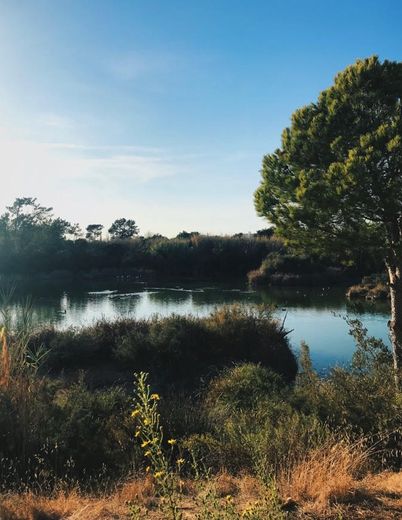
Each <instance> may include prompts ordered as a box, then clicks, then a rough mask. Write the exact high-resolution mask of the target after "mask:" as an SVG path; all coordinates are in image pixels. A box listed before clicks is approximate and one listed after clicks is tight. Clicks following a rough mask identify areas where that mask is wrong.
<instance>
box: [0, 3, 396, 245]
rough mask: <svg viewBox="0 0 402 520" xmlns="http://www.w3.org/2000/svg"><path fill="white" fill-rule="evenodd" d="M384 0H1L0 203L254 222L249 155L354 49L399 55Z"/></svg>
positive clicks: (253, 170)
mask: <svg viewBox="0 0 402 520" xmlns="http://www.w3.org/2000/svg"><path fill="white" fill-rule="evenodd" d="M401 21H402V2H400V1H396V0H376V1H372V0H364V1H361V0H349V1H344V0H338V1H333V0H289V1H279V0H265V1H263V0H250V1H248V2H246V1H244V0H242V1H240V0H187V1H185V0H158V1H156V0H142V1H139V0H108V1H106V0H80V1H78V0H30V1H27V0H18V1H15V0H8V1H5V0H0V152H1V153H0V161H1V169H0V175H1V181H2V183H1V189H0V210H1V211H3V208H4V207H5V206H6V205H7V204H9V203H10V202H12V201H13V199H14V198H15V197H16V196H36V197H38V199H39V200H40V202H42V203H43V204H46V205H50V206H53V207H54V210H55V213H56V214H57V215H59V216H62V217H64V218H67V219H69V220H71V221H74V222H76V221H78V222H80V223H81V224H82V225H83V226H85V225H87V224H88V223H92V222H96V223H102V224H105V225H106V226H107V225H109V224H110V223H111V222H112V221H113V220H114V219H115V218H118V217H127V218H134V219H135V220H136V221H137V222H138V224H139V226H140V229H141V232H142V233H148V232H159V233H163V234H166V235H168V236H173V235H175V234H177V232H179V231H181V230H182V229H186V230H198V231H201V232H206V233H235V232H249V231H255V230H257V229H260V228H262V227H265V223H264V221H263V220H262V219H260V218H258V217H257V216H256V215H255V211H254V207H253V199H252V195H253V192H254V190H255V188H256V187H257V185H258V182H259V168H260V163H261V158H262V156H263V154H264V153H267V152H270V151H272V150H273V149H274V148H275V147H277V146H278V145H279V143H280V135H281V132H282V129H283V128H284V127H285V126H286V125H287V124H288V122H289V118H290V115H291V113H292V112H293V110H295V109H296V108H297V107H299V106H301V105H303V104H306V103H308V102H310V101H313V100H315V99H316V97H317V95H318V93H319V92H320V91H321V90H322V89H324V88H326V87H327V86H329V85H330V84H331V82H332V79H333V77H334V75H335V73H336V72H337V71H339V70H341V69H343V68H344V67H345V66H346V65H348V64H350V63H352V62H354V61H355V60H356V59H357V58H362V57H366V56H369V55H372V54H378V55H379V56H380V57H381V58H388V59H393V60H401V59H402V34H401Z"/></svg>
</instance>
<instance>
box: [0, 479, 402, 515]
mask: <svg viewBox="0 0 402 520" xmlns="http://www.w3.org/2000/svg"><path fill="white" fill-rule="evenodd" d="M339 476H340V478H342V474H340V475H339ZM317 483H319V481H318V479H317V480H316V483H315V484H314V487H313V488H312V490H311V492H309V493H308V495H315V493H314V492H313V491H314V490H315V489H316V487H315V486H316V485H317ZM213 484H214V485H215V486H216V492H217V495H218V501H217V502H218V504H219V508H218V511H217V513H216V515H217V516H216V518H223V517H222V516H218V515H219V514H222V510H223V509H224V508H225V507H226V503H227V499H226V497H227V496H228V494H230V495H231V498H232V502H233V505H234V507H235V508H236V509H237V510H238V511H240V514H241V513H243V512H244V511H247V510H250V509H251V507H252V506H253V505H255V504H256V503H257V502H259V501H260V500H261V499H262V498H263V497H264V494H265V490H264V488H263V487H262V486H261V483H260V482H259V481H258V480H257V479H255V477H252V476H250V475H243V476H238V477H233V476H230V475H225V474H223V475H219V476H218V477H216V479H214V481H213ZM321 485H322V488H323V489H324V490H325V495H326V496H330V497H331V501H329V502H327V501H325V500H324V501H323V500H322V497H319V498H318V499H315V498H307V499H304V498H302V497H301V498H298V499H297V497H296V495H293V494H290V495H287V494H286V489H285V490H284V491H285V494H284V495H282V496H281V497H280V500H281V507H282V509H281V510H282V514H283V518H286V519H289V520H291V519H295V520H296V519H305V520H307V519H310V520H311V519H323V520H324V519H325V520H329V519H333V520H339V519H348V520H355V519H356V520H357V519H359V520H360V519H362V518H370V519H378V520H391V519H396V518H400V517H401V515H402V475H401V474H400V473H392V472H384V473H380V474H377V475H368V476H367V477H365V478H364V479H362V480H352V481H351V480H349V479H348V481H347V484H345V483H344V482H343V480H341V482H340V483H337V482H336V481H333V480H331V482H330V483H327V482H326V479H324V480H322V481H321ZM227 491H230V493H227ZM134 499H135V500H139V501H140V503H141V504H143V506H144V508H145V510H147V511H148V514H147V516H144V517H143V518H149V519H151V520H162V519H163V520H166V518H164V517H163V516H161V515H160V512H159V511H158V509H157V504H158V500H159V499H158V497H157V496H156V494H155V488H154V485H153V483H152V481H151V479H149V478H145V479H137V480H132V481H129V482H126V483H124V484H121V486H119V487H118V488H117V489H116V490H115V491H114V492H113V493H111V494H107V495H106V494H104V495H101V496H99V495H88V494H85V495H83V494H81V493H79V492H76V491H74V490H73V491H68V492H59V493H55V494H54V495H52V496H38V495H35V494H32V493H24V494H18V495H15V494H9V495H3V496H2V497H1V498H0V518H1V519H2V520H61V519H63V520H117V519H122V520H123V519H124V520H131V513H130V511H129V508H128V507H127V504H128V503H129V502H130V501H133V500H134ZM199 500H200V496H199V495H198V492H197V486H195V485H194V482H191V481H188V482H185V493H184V494H183V496H182V499H181V503H180V506H181V508H182V511H183V515H184V519H185V520H187V519H188V520H196V519H197V515H198V518H199V515H200V514H201V511H202V510H201V507H200V506H199V505H197V503H199ZM243 518H244V517H243ZM254 518H255V519H257V518H258V517H256V516H255V517H254ZM266 518H267V517H259V518H258V520H266Z"/></svg>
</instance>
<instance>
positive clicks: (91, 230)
mask: <svg viewBox="0 0 402 520" xmlns="http://www.w3.org/2000/svg"><path fill="white" fill-rule="evenodd" d="M102 230H103V226H102V224H89V226H87V227H86V235H85V238H86V239H87V240H100V239H101V237H102Z"/></svg>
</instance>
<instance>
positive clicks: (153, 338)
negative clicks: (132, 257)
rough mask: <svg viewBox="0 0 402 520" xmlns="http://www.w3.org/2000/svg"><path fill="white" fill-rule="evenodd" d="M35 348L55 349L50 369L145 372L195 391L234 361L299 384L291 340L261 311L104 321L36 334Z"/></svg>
mask: <svg viewBox="0 0 402 520" xmlns="http://www.w3.org/2000/svg"><path fill="white" fill-rule="evenodd" d="M30 343H31V346H32V348H34V349H35V348H38V346H39V345H44V347H45V348H46V349H49V350H50V355H49V356H48V358H47V363H46V365H47V369H51V370H53V371H60V370H61V369H64V368H69V369H71V370H78V369H82V368H85V369H87V370H88V372H89V373H91V371H93V370H95V368H96V367H97V366H98V365H102V366H104V367H105V368H106V369H107V370H109V371H110V370H113V369H115V370H120V371H123V372H124V373H126V375H127V376H129V377H131V374H132V372H133V371H139V370H145V371H147V372H149V373H150V375H151V377H152V378H153V379H154V380H155V381H156V382H157V384H158V385H159V386H161V385H163V384H170V385H175V386H176V387H179V386H187V387H189V388H195V387H197V386H198V385H199V383H200V381H201V378H205V377H209V376H210V375H211V374H213V373H216V371H217V370H218V369H221V368H223V367H225V366H228V365H231V364H233V363H239V362H246V361H251V362H254V363H261V365H262V366H265V367H269V368H271V370H272V371H274V372H276V373H277V374H280V376H281V377H282V378H283V379H284V380H285V381H287V382H291V381H293V380H294V378H295V376H296V372H297V363H296V359H295V356H294V354H293V353H292V351H291V349H290V347H289V344H288V341H287V337H286V331H284V330H283V329H282V328H281V326H280V325H279V323H278V322H277V321H276V320H274V319H273V318H272V316H271V315H270V313H269V312H268V311H266V310H264V309H260V308H257V307H256V308H253V309H249V308H244V307H241V306H234V307H225V308H222V309H220V310H217V311H215V312H213V313H212V314H211V315H210V316H208V317H206V318H197V317H192V316H184V317H183V316H175V315H173V316H170V317H167V318H160V317H155V318H152V319H149V320H138V321H136V320H120V321H116V322H114V323H105V322H99V323H98V324H97V325H94V326H93V327H89V328H84V329H69V330H67V331H57V330H55V329H45V330H43V331H40V332H38V333H36V334H35V335H33V336H32V337H31V340H30Z"/></svg>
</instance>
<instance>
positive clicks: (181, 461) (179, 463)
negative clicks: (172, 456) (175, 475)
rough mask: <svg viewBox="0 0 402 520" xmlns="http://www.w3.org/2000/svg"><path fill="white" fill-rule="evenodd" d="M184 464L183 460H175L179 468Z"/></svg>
mask: <svg viewBox="0 0 402 520" xmlns="http://www.w3.org/2000/svg"><path fill="white" fill-rule="evenodd" d="M185 462H186V461H185V460H184V459H177V460H176V464H178V465H179V466H180V465H181V464H184V463H185Z"/></svg>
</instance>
